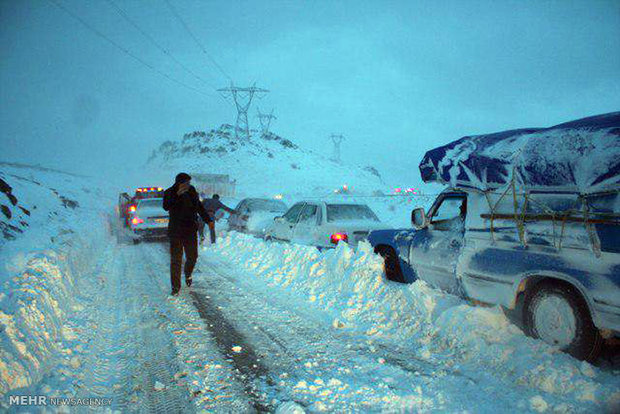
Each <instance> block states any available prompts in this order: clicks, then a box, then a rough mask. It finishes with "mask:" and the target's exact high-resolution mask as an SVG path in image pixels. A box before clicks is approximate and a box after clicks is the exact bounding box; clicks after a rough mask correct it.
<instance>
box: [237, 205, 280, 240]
mask: <svg viewBox="0 0 620 414" xmlns="http://www.w3.org/2000/svg"><path fill="white" fill-rule="evenodd" d="M286 210H288V207H287V205H286V204H284V202H282V201H280V200H275V199H271V198H244V199H243V200H241V201H240V202H239V203H238V204H237V206H236V207H235V211H237V212H238V213H239V214H232V215H230V216H229V217H228V228H229V229H230V230H235V231H239V232H243V233H249V234H254V235H257V236H261V237H262V236H264V235H265V230H266V228H267V227H268V226H269V224H271V223H272V222H273V219H274V217H276V216H281V215H282V214H284V213H285V212H286Z"/></svg>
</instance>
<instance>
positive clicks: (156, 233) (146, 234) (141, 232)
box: [133, 227, 168, 239]
mask: <svg viewBox="0 0 620 414" xmlns="http://www.w3.org/2000/svg"><path fill="white" fill-rule="evenodd" d="M133 232H134V233H135V234H136V236H139V237H140V238H142V239H149V238H153V239H154V238H167V237H168V229H167V228H166V227H155V228H144V229H134V231H133Z"/></svg>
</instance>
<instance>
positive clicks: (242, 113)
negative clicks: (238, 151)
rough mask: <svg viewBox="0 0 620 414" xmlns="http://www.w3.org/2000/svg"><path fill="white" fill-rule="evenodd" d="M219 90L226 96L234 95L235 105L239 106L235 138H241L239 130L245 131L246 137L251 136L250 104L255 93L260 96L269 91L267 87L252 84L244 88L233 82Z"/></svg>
mask: <svg viewBox="0 0 620 414" xmlns="http://www.w3.org/2000/svg"><path fill="white" fill-rule="evenodd" d="M218 91H219V92H222V93H224V94H225V96H232V98H233V100H234V101H235V106H236V107H237V123H236V128H235V138H237V139H239V138H240V136H239V131H242V132H243V135H244V138H245V139H249V138H250V124H249V122H248V110H249V109H250V105H251V104H252V99H253V98H254V95H257V96H258V97H261V95H262V96H264V94H266V93H267V92H269V91H268V90H267V89H263V88H257V87H256V85H252V86H250V87H246V88H242V87H239V86H235V85H233V84H232V83H231V84H230V86H229V87H227V88H222V89H218Z"/></svg>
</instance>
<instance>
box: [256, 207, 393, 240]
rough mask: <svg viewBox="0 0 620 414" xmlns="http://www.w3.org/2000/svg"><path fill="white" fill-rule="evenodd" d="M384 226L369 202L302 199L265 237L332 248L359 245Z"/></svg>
mask: <svg viewBox="0 0 620 414" xmlns="http://www.w3.org/2000/svg"><path fill="white" fill-rule="evenodd" d="M384 228H385V224H382V223H381V222H380V221H379V219H378V218H377V216H376V215H375V213H373V211H372V210H371V209H370V207H368V206H367V205H365V204H346V203H327V202H324V201H301V202H298V203H296V204H294V205H293V206H292V207H291V208H290V209H289V210H288V211H287V212H286V213H285V214H284V215H283V216H281V217H276V218H275V219H274V221H273V223H271V224H270V225H269V226H268V227H267V229H266V231H265V238H266V239H267V240H270V239H271V240H279V241H291V242H294V243H299V244H306V245H310V246H316V247H319V248H329V247H335V246H336V245H337V244H338V243H339V242H341V241H343V242H347V243H349V244H352V245H356V244H357V243H358V242H359V241H361V240H364V239H366V237H367V236H368V233H369V232H370V231H372V230H378V229H384Z"/></svg>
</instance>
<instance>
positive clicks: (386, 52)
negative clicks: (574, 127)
mask: <svg viewBox="0 0 620 414" xmlns="http://www.w3.org/2000/svg"><path fill="white" fill-rule="evenodd" d="M54 1H55V2H58V3H60V4H61V5H63V6H64V7H66V8H67V9H68V10H70V11H71V12H72V13H74V14H75V15H76V16H78V17H79V18H81V19H83V20H84V21H85V22H87V23H88V24H89V25H91V26H92V27H93V28H95V29H96V30H98V31H99V32H100V33H102V34H103V35H105V36H107V37H109V38H110V39H111V40H112V41H114V42H116V43H117V44H118V45H120V46H121V47H123V48H124V49H125V50H127V51H129V52H130V53H132V54H134V55H135V56H137V57H138V58H139V59H141V60H142V61H143V62H145V63H146V64H147V65H150V66H151V67H152V68H154V69H149V68H147V67H145V66H143V65H142V64H140V63H138V62H136V60H134V59H133V58H131V57H130V56H128V55H127V54H125V53H123V52H122V51H120V50H118V49H117V48H115V47H114V46H112V45H111V44H110V43H108V42H106V40H104V39H102V38H101V37H98V36H97V35H96V34H94V33H93V32H92V31H89V30H88V29H87V28H85V27H84V26H83V25H82V24H81V23H80V22H78V21H77V20H76V19H75V18H73V17H72V16H70V15H69V14H68V13H67V12H65V11H63V10H62V9H60V8H59V7H57V6H56V5H55V4H54V3H53V2H51V1H49V0H2V1H1V3H0V4H1V7H0V13H1V14H0V19H1V21H0V37H1V39H0V41H1V43H0V50H1V55H0V99H1V101H0V128H1V130H0V148H1V150H0V160H8V161H21V162H37V163H42V164H45V165H48V166H55V167H64V168H67V169H70V170H73V171H82V172H91V173H92V172H93V171H102V172H106V173H107V172H108V171H118V169H119V168H122V166H123V165H127V164H128V163H132V162H134V163H135V162H136V161H137V162H138V163H139V164H141V163H143V162H144V160H145V159H146V157H147V155H148V153H149V152H150V151H151V150H152V149H153V148H154V147H156V146H157V145H159V143H161V142H162V141H164V140H167V139H177V138H178V137H180V136H181V135H182V134H183V133H185V132H188V131H193V130H197V129H210V128H214V127H217V126H218V125H219V124H221V123H224V122H227V123H234V119H235V110H234V108H233V107H232V106H231V105H230V104H228V103H227V102H226V101H224V100H223V99H222V98H220V97H218V96H217V94H216V92H215V91H214V87H220V86H226V85H227V83H228V82H229V80H228V79H227V77H226V76H225V75H227V76H230V78H232V79H233V80H234V81H235V83H237V84H239V85H241V86H246V85H249V84H251V83H253V82H256V84H257V86H260V87H264V88H268V89H269V90H270V91H271V92H270V93H269V94H268V95H267V96H266V97H265V98H263V99H262V100H260V101H257V103H258V105H259V106H260V107H261V109H263V110H265V111H267V110H271V109H272V108H273V109H275V114H276V116H277V117H278V119H277V121H275V122H274V124H273V128H272V129H273V130H274V131H275V132H276V133H278V134H279V135H282V136H284V137H287V138H290V139H291V140H293V141H295V142H297V143H299V144H301V145H303V146H305V147H308V148H311V149H314V150H322V149H324V148H326V147H327V144H328V135H329V134H330V133H332V132H336V133H342V134H344V135H345V136H346V142H345V144H343V145H344V146H343V158H344V159H345V160H346V161H350V162H356V163H361V164H373V165H376V166H378V167H379V168H380V169H381V170H382V172H383V173H384V174H386V175H387V176H388V177H390V181H392V182H393V181H395V180H400V179H401V178H400V177H402V180H403V183H402V184H403V185H407V184H408V183H409V182H413V183H417V182H418V180H419V172H418V168H417V165H418V163H419V161H420V159H421V157H422V156H423V154H424V152H425V151H427V150H429V149H431V148H433V147H436V146H438V145H442V144H444V143H447V142H449V141H452V140H454V139H457V138H459V137H461V136H463V135H469V134H478V133H485V132H494V131H499V130H504V129H511V128H518V127H531V126H550V125H553V124H557V123H560V122H563V121H568V120H571V119H576V118H581V117H585V116H589V115H595V114H600V113H606V112H612V111H617V110H620V1H618V0H610V1H597V0H587V1H569V0H561V1H521V0H519V1H467V0H458V1H436V0H434V1H414V0H409V1H402V2H399V1H363V0H357V1H337V2H336V1H258V0H256V1H235V0H227V1H193V0H170V1H171V2H172V4H173V6H174V8H175V9H176V10H177V12H178V13H179V14H180V15H181V17H182V18H183V19H185V20H186V22H187V24H188V26H189V28H190V30H191V31H192V32H193V33H195V35H196V36H197V37H198V38H199V39H200V41H201V42H202V44H203V45H204V46H205V48H206V49H207V51H208V53H209V55H210V57H211V59H213V60H214V61H215V62H216V63H217V65H219V67H221V69H222V70H220V69H218V68H217V67H216V66H215V65H214V64H213V63H212V61H211V59H210V58H209V57H208V56H206V55H205V54H204V53H203V52H202V51H201V49H200V47H199V46H198V45H197V44H196V43H195V42H194V40H193V39H192V37H191V36H190V34H189V33H188V32H187V31H186V30H185V29H184V27H183V26H182V25H181V24H180V23H179V21H178V20H177V19H175V16H174V14H173V13H172V12H171V10H170V8H169V7H168V6H167V4H166V1H165V0H114V3H115V4H117V5H119V6H120V7H121V9H122V10H123V11H124V12H125V13H126V14H127V15H128V16H129V17H130V18H131V19H134V20H135V21H136V22H137V23H138V25H139V26H140V28H141V29H142V30H144V31H145V32H146V33H148V34H149V35H150V36H152V37H153V38H154V39H155V41H156V42H158V43H160V44H161V45H162V46H163V47H164V48H165V49H166V50H168V51H169V53H170V54H172V55H173V56H174V57H175V58H176V59H177V60H178V61H179V62H181V64H182V65H184V66H185V67H186V68H188V69H189V70H190V71H192V72H194V73H195V74H196V75H197V76H198V78H200V79H198V78H197V77H194V76H193V75H191V74H189V73H188V72H186V71H185V70H184V69H182V68H181V67H180V66H179V65H177V64H176V63H175V62H174V61H173V60H172V59H171V58H170V57H169V56H167V55H165V54H163V53H162V52H161V51H160V50H158V49H157V48H156V47H155V46H153V45H152V44H151V43H150V42H149V41H148V40H147V39H145V38H144V37H143V35H142V34H141V33H140V32H139V31H138V30H136V28H135V27H133V26H131V25H130V24H129V23H128V22H127V21H126V20H124V19H123V18H122V17H121V15H120V14H119V13H118V12H117V11H116V10H115V9H114V7H113V5H111V4H110V3H109V2H108V1H106V0H54ZM156 70H157V71H159V72H160V73H164V74H166V75H167V76H169V77H171V78H173V79H175V80H176V81H178V82H181V83H183V84H185V85H187V86H190V87H191V88H196V89H199V90H201V91H202V93H197V92H195V91H193V90H191V89H188V88H185V87H183V86H181V85H179V84H178V83H176V82H173V81H171V80H170V79H167V78H164V77H162V76H161V75H160V74H158V73H157V72H156ZM250 115H251V119H250V122H251V123H252V124H254V125H256V124H257V119H256V118H255V117H254V115H255V107H254V108H253V109H252V110H251V114H250ZM394 177H396V178H394Z"/></svg>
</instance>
